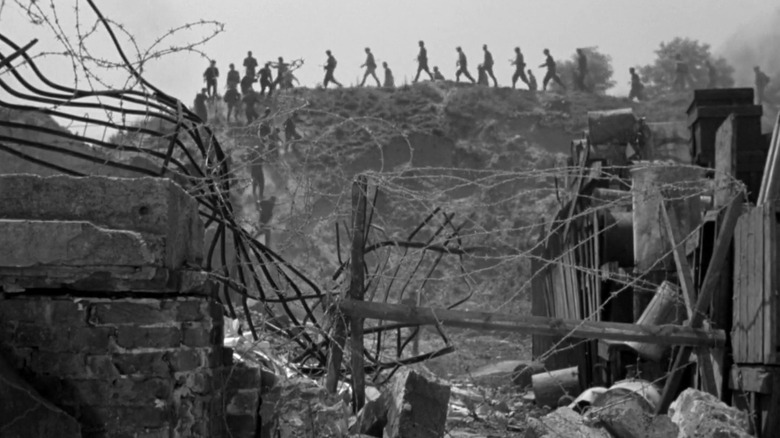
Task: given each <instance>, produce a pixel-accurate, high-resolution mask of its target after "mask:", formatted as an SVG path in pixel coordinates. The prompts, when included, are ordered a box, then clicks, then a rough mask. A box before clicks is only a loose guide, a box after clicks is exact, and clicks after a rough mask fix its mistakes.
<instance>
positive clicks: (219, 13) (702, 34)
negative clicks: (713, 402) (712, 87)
mask: <svg viewBox="0 0 780 438" xmlns="http://www.w3.org/2000/svg"><path fill="white" fill-rule="evenodd" d="M0 3H1V4H4V7H3V9H2V10H0V32H2V33H3V34H4V35H5V36H7V37H10V38H12V39H14V40H15V41H16V42H17V43H19V44H24V43H25V42H27V41H29V40H30V39H31V38H33V37H36V38H39V39H40V42H39V44H38V45H37V46H36V47H35V49H34V51H35V50H37V51H43V50H57V48H58V47H60V49H59V50H61V46H59V45H58V43H57V42H56V40H55V39H54V38H53V37H52V35H51V32H50V31H49V30H48V29H47V28H46V26H45V25H33V24H31V23H30V22H29V20H28V19H27V17H26V15H25V14H24V12H23V11H22V10H21V9H20V8H19V7H18V6H17V5H16V3H23V4H26V3H28V2H25V1H22V0H17V1H12V0H6V1H5V2H2V1H0ZM54 3H56V7H57V18H58V19H59V23H60V24H61V26H62V29H63V33H65V34H66V35H69V36H71V37H73V38H74V41H75V36H76V35H77V34H78V33H77V31H76V29H77V28H76V25H75V24H76V20H75V19H74V17H75V13H76V9H75V7H76V6H77V5H78V7H79V8H78V13H79V15H80V16H81V17H82V19H81V20H80V22H81V24H82V26H84V24H87V25H89V24H90V23H91V19H93V18H94V16H92V15H91V13H90V12H89V11H88V10H87V4H86V2H85V1H84V0H56V1H54V0H52V1H51V2H44V1H38V2H37V4H38V5H41V7H43V8H44V10H49V9H48V8H49V5H50V4H54ZM97 3H99V5H100V8H101V10H102V12H103V13H104V15H106V16H108V17H110V18H111V19H113V20H115V21H117V22H120V23H122V24H123V25H124V26H125V27H126V29H128V30H129V31H130V32H131V33H132V34H133V35H135V36H136V39H137V43H138V44H139V46H140V47H148V46H149V45H150V44H152V43H153V42H154V41H155V40H156V39H157V38H159V37H160V36H161V35H164V34H165V33H166V32H167V31H168V30H170V29H172V28H174V27H177V26H180V25H183V24H185V23H188V22H194V21H198V20H201V19H203V20H216V21H218V22H221V23H223V24H224V31H223V32H222V33H220V34H219V35H218V36H216V37H215V38H214V39H212V40H210V41H209V42H208V43H207V44H205V45H204V46H203V47H202V50H203V51H204V52H206V53H207V54H208V56H209V57H211V58H213V59H215V60H216V61H217V65H218V67H219V68H220V72H221V75H222V76H221V78H220V87H223V86H224V77H225V73H226V72H227V67H228V64H229V63H231V62H232V63H235V64H236V66H237V67H238V68H239V69H240V67H241V64H242V60H243V58H244V57H245V56H246V52H247V51H248V50H251V51H253V52H254V55H255V57H256V58H258V60H259V61H261V62H262V61H266V60H275V59H276V58H277V57H278V56H283V57H284V58H285V59H287V60H290V59H297V58H302V59H304V60H305V64H304V66H303V67H302V69H300V70H299V71H297V72H296V76H297V77H298V79H299V80H300V81H301V83H302V85H304V86H310V87H314V86H316V85H317V84H318V83H319V82H321V81H322V77H323V70H322V67H321V65H322V64H324V61H325V57H326V55H325V53H324V52H325V50H326V49H330V50H332V51H333V54H334V55H335V57H336V58H337V59H338V68H337V69H336V73H335V76H336V78H337V79H339V80H340V81H341V82H343V83H345V84H353V83H356V82H357V81H358V78H359V77H360V76H361V75H362V72H361V69H360V65H361V64H362V63H363V62H364V60H365V52H364V48H365V47H370V48H371V49H372V51H373V53H374V54H375V56H376V58H377V61H378V63H380V64H381V62H383V61H386V62H388V63H389V65H390V67H391V68H392V69H393V72H394V74H395V78H396V83H404V82H406V81H410V80H411V79H412V77H413V75H414V73H415V71H416V61H415V57H416V55H417V41H418V40H424V41H425V42H426V46H427V47H428V55H429V59H430V64H431V66H433V65H437V66H439V68H440V69H441V71H442V73H443V74H444V75H445V77H447V78H452V77H453V76H454V73H455V61H456V59H457V56H456V52H455V47H456V46H462V47H463V49H464V51H465V53H466V55H467V56H468V57H469V62H470V65H471V66H472V67H471V68H472V74H475V66H476V64H477V63H479V62H480V61H481V57H482V50H481V47H482V45H483V44H487V45H488V46H489V48H490V50H491V52H492V53H493V56H494V58H495V60H496V66H495V67H494V70H495V73H496V76H497V77H498V80H499V85H509V84H510V78H511V75H512V71H513V70H512V69H513V67H512V66H510V64H509V59H510V58H511V57H512V56H513V48H514V47H515V46H519V47H521V48H522V50H523V52H524V54H525V57H526V62H527V64H528V67H529V68H534V69H535V73H537V76H538V77H539V76H543V71H542V69H539V68H537V66H538V65H539V64H541V63H542V62H543V61H544V57H543V54H542V50H543V49H544V48H549V49H550V51H551V53H552V55H553V56H554V57H555V58H556V59H558V60H564V59H568V58H570V57H571V56H572V54H573V53H574V50H575V48H577V47H593V46H597V47H598V49H599V51H601V52H602V53H605V54H608V55H610V56H612V59H613V67H614V69H615V79H616V81H617V86H616V87H615V89H614V90H613V91H612V92H611V93H613V94H618V95H620V94H627V92H628V81H629V77H628V72H627V70H628V68H629V67H631V66H639V65H645V64H649V63H651V62H652V61H653V59H654V53H653V52H654V50H655V49H657V48H658V45H659V44H660V43H661V42H662V41H668V40H671V39H672V38H674V37H676V36H682V37H689V38H693V39H698V40H700V41H702V42H706V43H709V44H711V45H712V47H713V49H714V50H715V51H716V52H717V50H718V48H719V47H723V46H724V44H725V43H726V42H727V41H729V40H732V41H733V39H734V38H735V35H739V34H740V32H744V31H745V29H750V28H751V27H752V24H753V23H756V22H757V21H760V20H761V19H762V17H766V16H767V15H771V14H779V13H778V3H777V0H739V1H735V0H651V1H648V0H642V1H638V0H587V1H586V0H522V1H519V0H479V1H477V0H469V1H467V0H416V1H412V0H395V1H374V0H331V1H325V0H220V1H215V0H132V1H129V0H104V1H98V2H97ZM49 15H50V16H51V15H52V14H49ZM83 29H84V27H82V30H83ZM203 32H204V29H203V28H201V27H195V28H191V29H190V30H187V31H184V32H182V33H180V34H178V37H174V38H173V39H172V40H171V42H172V43H182V42H185V41H191V40H193V38H196V37H198V35H199V34H202V33H203ZM166 41H167V40H166ZM85 43H86V44H88V45H89V47H91V49H92V51H93V52H94V53H97V54H101V55H102V56H105V57H109V58H111V59H113V60H118V57H117V56H116V55H115V53H113V50H112V48H111V45H110V43H109V41H108V39H107V38H106V37H105V33H104V32H103V31H101V30H98V31H97V32H96V33H95V34H93V35H92V36H90V37H89V38H87V40H85ZM122 44H123V46H124V47H125V48H126V49H127V50H128V51H129V52H132V50H131V46H130V44H129V43H128V41H127V39H126V38H123V39H122ZM163 46H167V44H163ZM0 50H3V51H6V50H8V49H7V47H5V46H0ZM42 62H43V65H44V68H46V69H47V71H56V72H57V73H58V77H60V78H61V80H62V81H64V82H65V83H67V82H68V80H70V81H72V78H69V77H68V76H69V74H72V70H70V69H69V67H68V65H67V64H63V63H62V60H59V61H58V60H55V59H48V60H46V61H42ZM207 65H208V61H207V60H206V59H204V58H202V57H200V56H199V55H196V54H193V53H187V54H176V55H170V56H167V57H163V58H161V59H157V60H153V61H151V62H150V63H149V64H147V67H146V70H145V76H146V77H147V79H148V80H149V81H151V82H152V83H153V84H155V85H157V86H158V87H160V88H162V89H163V90H165V91H167V92H168V93H169V94H172V95H174V96H176V97H178V98H180V99H182V100H183V101H184V102H191V101H192V98H193V97H194V95H195V94H196V93H197V91H198V90H199V89H200V88H201V87H202V86H203V81H202V73H203V70H204V69H205V68H206V67H207ZM69 70H70V71H69ZM380 73H381V68H380ZM106 75H107V77H112V73H107V74H106ZM738 85H750V84H749V83H748V84H744V83H743V84H738Z"/></svg>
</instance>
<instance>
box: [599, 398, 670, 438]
mask: <svg viewBox="0 0 780 438" xmlns="http://www.w3.org/2000/svg"><path fill="white" fill-rule="evenodd" d="M588 417H590V418H593V420H595V421H596V422H598V424H600V425H602V426H603V427H604V428H605V429H606V430H607V431H609V432H610V433H611V434H612V435H613V436H614V437H615V438H669V437H676V436H677V432H678V430H677V425H675V424H674V423H672V420H671V419H670V418H669V417H668V416H666V415H658V416H654V415H653V414H652V413H651V412H648V410H647V407H646V405H645V403H644V402H643V400H642V399H641V398H640V397H639V396H631V395H629V396H627V397H625V398H623V399H622V400H613V402H611V403H609V404H607V405H606V406H603V407H599V408H593V410H592V411H591V412H590V413H589V414H588Z"/></svg>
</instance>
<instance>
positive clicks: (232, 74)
mask: <svg viewBox="0 0 780 438" xmlns="http://www.w3.org/2000/svg"><path fill="white" fill-rule="evenodd" d="M239 82H241V75H239V74H238V70H236V66H235V64H230V70H228V73H227V83H226V85H227V89H228V90H235V89H236V87H238V83H239Z"/></svg>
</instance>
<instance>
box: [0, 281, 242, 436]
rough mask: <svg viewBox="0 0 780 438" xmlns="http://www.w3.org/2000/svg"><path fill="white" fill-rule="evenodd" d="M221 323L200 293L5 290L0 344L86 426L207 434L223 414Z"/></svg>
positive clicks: (124, 432)
mask: <svg viewBox="0 0 780 438" xmlns="http://www.w3.org/2000/svg"><path fill="white" fill-rule="evenodd" d="M222 323H223V319H222V310H221V308H220V307H219V306H218V305H217V304H216V303H214V302H213V301H211V300H210V299H208V298H206V297H177V298H175V299H159V298H154V299H134V298H122V299H96V298H78V297H73V296H68V297H42V296H32V295H14V294H5V299H3V300H2V301H0V349H2V354H3V356H4V357H5V358H6V360H7V361H8V362H10V363H11V364H12V365H13V366H14V367H15V368H16V369H17V370H18V371H19V372H20V374H21V375H22V377H24V378H25V379H26V380H27V381H28V382H30V383H31V384H32V386H33V387H35V388H36V389H37V390H38V391H39V392H40V393H41V394H42V395H43V396H44V397H46V398H47V399H48V400H49V401H51V402H52V403H53V404H55V405H56V406H58V407H60V408H61V409H63V410H64V411H65V412H67V413H69V414H70V415H72V416H73V417H74V418H76V419H77V420H78V421H79V423H81V425H82V432H83V434H84V436H88V437H92V436H95V437H131V436H143V437H170V436H182V437H184V436H187V437H209V438H211V437H219V436H222V435H223V433H222V428H223V425H224V423H225V421H224V418H223V415H222V412H223V407H222V403H223V402H222V397H221V391H222V387H223V384H222V379H223V372H222V369H223V365H224V364H225V363H226V360H228V361H229V360H230V357H229V356H228V357H227V358H225V356H226V354H225V351H226V350H224V349H223V348H222ZM227 351H229V350H227Z"/></svg>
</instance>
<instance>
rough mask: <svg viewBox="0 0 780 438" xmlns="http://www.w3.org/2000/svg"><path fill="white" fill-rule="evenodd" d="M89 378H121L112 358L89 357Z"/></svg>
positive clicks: (87, 362)
mask: <svg viewBox="0 0 780 438" xmlns="http://www.w3.org/2000/svg"><path fill="white" fill-rule="evenodd" d="M86 372H87V377H90V378H93V379H103V380H114V379H118V378H119V377H121V374H120V373H119V370H118V369H117V368H116V366H114V361H113V359H112V358H111V356H108V355H102V356H87V358H86Z"/></svg>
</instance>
